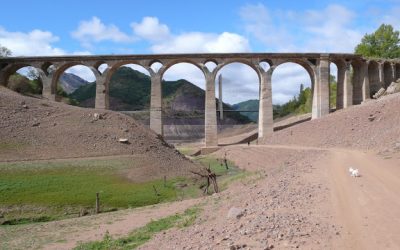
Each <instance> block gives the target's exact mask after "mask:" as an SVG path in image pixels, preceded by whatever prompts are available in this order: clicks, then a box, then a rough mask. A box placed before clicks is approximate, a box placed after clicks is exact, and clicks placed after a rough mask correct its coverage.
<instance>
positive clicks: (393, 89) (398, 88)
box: [385, 82, 400, 95]
mask: <svg viewBox="0 0 400 250" xmlns="http://www.w3.org/2000/svg"><path fill="white" fill-rule="evenodd" d="M397 92H400V83H399V82H392V83H391V84H390V85H389V87H387V89H386V93H385V94H386V95H390V94H394V93H397Z"/></svg>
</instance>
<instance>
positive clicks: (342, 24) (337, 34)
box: [303, 5, 363, 52]
mask: <svg viewBox="0 0 400 250" xmlns="http://www.w3.org/2000/svg"><path fill="white" fill-rule="evenodd" d="M303 17H304V20H305V23H306V26H305V31H306V32H308V33H309V34H310V38H309V40H308V42H307V43H306V45H305V49H307V50H312V51H321V52H353V51H354V47H355V46H356V45H357V44H358V43H359V42H360V41H361V38H362V37H363V34H362V33H361V32H360V31H356V30H355V29H353V28H352V27H351V23H352V21H353V20H354V17H355V13H354V12H352V11H350V10H348V9H347V8H345V7H343V6H340V5H329V6H327V7H326V8H325V9H323V10H309V11H307V12H306V13H305V14H304V16H303Z"/></svg>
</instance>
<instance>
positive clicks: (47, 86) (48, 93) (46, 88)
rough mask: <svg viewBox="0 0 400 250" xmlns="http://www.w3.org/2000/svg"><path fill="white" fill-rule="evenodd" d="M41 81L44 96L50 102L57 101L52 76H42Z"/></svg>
mask: <svg viewBox="0 0 400 250" xmlns="http://www.w3.org/2000/svg"><path fill="white" fill-rule="evenodd" d="M40 79H41V80H42V84H43V89H42V96H43V97H44V98H46V99H48V100H51V101H55V100H56V93H55V92H54V91H53V90H52V86H51V83H52V80H53V79H52V76H46V75H44V76H42V74H40Z"/></svg>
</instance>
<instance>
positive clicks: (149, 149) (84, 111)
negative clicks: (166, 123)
mask: <svg viewBox="0 0 400 250" xmlns="http://www.w3.org/2000/svg"><path fill="white" fill-rule="evenodd" d="M95 113H97V114H100V115H101V118H100V119H96V118H95V117H94V114H95ZM120 138H126V139H128V140H129V143H120V142H119V141H118V140H119V139H120ZM113 155H132V157H134V158H135V159H134V161H135V162H137V169H138V168H140V167H141V168H142V173H141V174H139V175H140V176H148V177H151V178H162V177H163V176H164V175H167V176H176V175H182V173H183V174H190V173H189V171H187V170H189V169H192V168H193V167H195V166H194V164H193V163H192V162H191V161H189V160H188V159H187V158H186V157H184V156H183V155H181V154H180V153H179V152H178V151H177V150H175V148H173V147H172V146H170V145H169V144H167V143H166V142H165V141H164V140H163V139H162V138H160V137H158V136H157V135H156V134H155V133H153V132H152V131H150V130H149V129H147V128H145V127H143V126H142V125H141V124H140V123H138V122H136V121H135V120H134V119H132V118H130V117H128V116H126V115H123V114H121V113H118V112H113V111H109V110H96V109H88V108H79V107H74V106H70V105H65V104H62V103H57V102H51V101H47V100H44V99H37V98H32V97H26V96H22V95H20V94H18V93H15V92H13V91H11V90H9V89H6V88H4V87H1V86H0V161H21V160H40V159H59V158H63V159H65V158H85V157H96V156H101V157H104V156H113ZM137 169H136V170H135V171H134V172H132V173H131V175H132V176H133V175H138V173H137ZM128 176H129V174H128Z"/></svg>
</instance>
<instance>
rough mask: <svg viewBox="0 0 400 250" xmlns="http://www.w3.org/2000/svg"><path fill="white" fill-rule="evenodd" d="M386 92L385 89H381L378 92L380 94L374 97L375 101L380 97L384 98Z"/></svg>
mask: <svg viewBox="0 0 400 250" xmlns="http://www.w3.org/2000/svg"><path fill="white" fill-rule="evenodd" d="M385 92H386V90H385V89H384V88H381V89H380V90H378V92H376V93H375V95H373V96H372V97H373V98H374V99H378V98H379V97H381V96H383V95H384V94H385Z"/></svg>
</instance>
